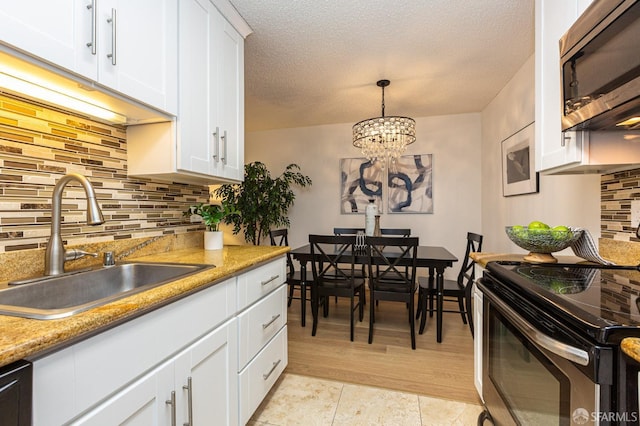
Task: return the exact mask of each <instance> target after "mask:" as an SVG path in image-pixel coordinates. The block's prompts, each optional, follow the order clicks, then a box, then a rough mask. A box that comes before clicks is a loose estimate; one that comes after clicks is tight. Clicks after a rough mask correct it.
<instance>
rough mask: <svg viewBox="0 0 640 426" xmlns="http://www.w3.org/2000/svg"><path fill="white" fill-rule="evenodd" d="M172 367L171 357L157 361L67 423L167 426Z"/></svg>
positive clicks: (169, 416) (172, 386)
mask: <svg viewBox="0 0 640 426" xmlns="http://www.w3.org/2000/svg"><path fill="white" fill-rule="evenodd" d="M173 367H174V365H173V362H172V361H169V362H167V363H165V364H163V365H161V366H160V367H158V368H156V369H154V370H153V371H151V372H150V373H148V374H146V375H145V376H143V377H142V378H140V379H138V380H136V381H135V382H134V383H133V384H131V385H129V386H127V387H126V388H124V389H123V390H122V391H120V392H118V393H117V394H116V395H115V396H113V397H112V398H109V399H108V400H106V401H105V402H103V403H101V404H100V405H98V406H97V407H96V408H94V409H93V410H91V411H90V412H89V413H87V414H85V415H84V416H82V417H81V418H79V419H78V420H75V421H73V422H71V424H73V425H87V426H88V425H96V426H97V425H127V426H146V425H158V426H169V425H170V424H171V414H172V412H171V409H172V408H171V406H170V405H169V404H167V401H169V400H170V399H171V391H173V389H174V384H173V374H174V369H173Z"/></svg>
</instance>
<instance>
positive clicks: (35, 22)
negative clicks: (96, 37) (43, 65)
mask: <svg viewBox="0 0 640 426" xmlns="http://www.w3.org/2000/svg"><path fill="white" fill-rule="evenodd" d="M86 5H87V1H86V0H49V1H38V2H28V1H3V2H1V3H0V42H1V43H3V44H6V45H8V46H10V47H14V48H16V49H19V50H21V51H23V52H25V53H28V54H31V55H34V56H37V57H39V58H41V59H43V60H45V61H47V62H49V63H51V64H55V65H59V66H61V67H63V68H66V69H69V70H75V69H82V68H84V66H82V65H81V64H80V63H81V62H82V61H83V58H82V56H83V53H85V52H89V48H87V47H86V46H85V48H84V49H82V48H81V46H82V45H83V44H85V45H86V43H88V42H90V41H91V36H90V33H91V16H92V13H91V10H90V9H87V7H86ZM86 35H89V36H88V38H87V36H86ZM91 62H92V61H91ZM94 74H95V73H94Z"/></svg>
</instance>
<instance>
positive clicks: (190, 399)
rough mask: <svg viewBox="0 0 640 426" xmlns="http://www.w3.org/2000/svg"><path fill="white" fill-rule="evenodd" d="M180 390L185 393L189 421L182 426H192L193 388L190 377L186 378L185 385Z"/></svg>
mask: <svg viewBox="0 0 640 426" xmlns="http://www.w3.org/2000/svg"><path fill="white" fill-rule="evenodd" d="M182 389H184V390H186V391H187V410H188V412H187V413H188V414H187V415H188V416H189V421H188V422H187V423H183V426H193V386H192V380H191V376H189V377H187V384H186V385H183V386H182Z"/></svg>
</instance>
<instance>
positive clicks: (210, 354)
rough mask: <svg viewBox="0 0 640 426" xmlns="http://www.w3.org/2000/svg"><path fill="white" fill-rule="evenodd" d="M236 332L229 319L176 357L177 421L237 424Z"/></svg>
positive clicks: (181, 422)
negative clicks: (190, 415)
mask: <svg viewBox="0 0 640 426" xmlns="http://www.w3.org/2000/svg"><path fill="white" fill-rule="evenodd" d="M237 333H238V330H237V323H236V320H235V319H232V320H231V321H229V322H227V323H225V324H224V325H222V326H220V327H218V328H216V329H215V330H214V331H212V332H211V333H209V334H208V335H206V336H205V337H203V338H202V339H200V340H199V341H197V342H196V343H194V344H193V345H192V346H190V347H189V348H188V349H187V350H185V351H184V352H183V353H182V354H181V355H180V356H178V357H177V359H176V362H175V386H176V393H177V394H179V395H180V399H179V403H178V407H179V413H178V424H187V422H188V424H196V425H212V424H216V425H236V424H238V378H237V375H236V372H237V371H238V341H237ZM189 387H190V388H189ZM189 395H190V396H191V398H189ZM189 412H191V414H192V418H191V419H189Z"/></svg>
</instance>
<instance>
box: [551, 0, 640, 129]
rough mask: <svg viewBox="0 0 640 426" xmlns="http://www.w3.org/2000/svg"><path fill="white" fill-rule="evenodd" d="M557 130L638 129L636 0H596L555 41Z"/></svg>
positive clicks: (639, 22)
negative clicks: (558, 81) (559, 107)
mask: <svg viewBox="0 0 640 426" xmlns="http://www.w3.org/2000/svg"><path fill="white" fill-rule="evenodd" d="M560 68H561V91H562V130H563V131H567V130H616V129H618V130H638V129H640V0H595V1H594V2H593V3H592V4H591V5H590V6H589V7H588V8H587V9H586V10H585V11H584V13H583V14H582V15H581V16H580V17H579V18H578V20H577V21H576V22H575V23H574V24H573V25H572V26H571V28H570V29H569V30H568V31H567V32H566V33H565V35H564V36H563V37H562V38H561V39H560Z"/></svg>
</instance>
